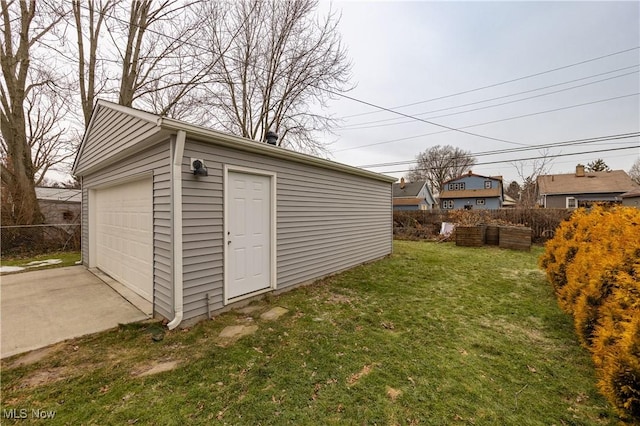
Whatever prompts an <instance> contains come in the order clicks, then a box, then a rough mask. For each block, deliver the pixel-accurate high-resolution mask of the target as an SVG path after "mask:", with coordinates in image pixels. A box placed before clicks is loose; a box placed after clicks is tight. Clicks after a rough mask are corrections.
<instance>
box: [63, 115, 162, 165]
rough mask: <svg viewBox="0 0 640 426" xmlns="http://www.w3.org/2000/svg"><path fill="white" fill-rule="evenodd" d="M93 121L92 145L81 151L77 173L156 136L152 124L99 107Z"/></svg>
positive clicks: (155, 128) (154, 126)
mask: <svg viewBox="0 0 640 426" xmlns="http://www.w3.org/2000/svg"><path fill="white" fill-rule="evenodd" d="M94 114H95V118H94V119H93V120H92V124H91V133H90V135H89V137H90V138H91V143H90V144H86V146H85V145H83V146H82V147H81V149H82V153H81V155H80V157H79V162H78V164H77V165H76V169H77V171H79V172H82V171H83V170H86V169H89V168H91V167H93V166H96V165H98V164H100V163H102V162H104V161H105V159H106V158H114V157H117V156H118V154H120V153H122V152H123V151H124V150H126V149H129V148H132V147H133V146H134V145H136V144H137V143H139V142H141V141H143V140H144V139H147V138H149V137H151V136H152V135H153V134H155V133H158V132H159V128H158V127H157V126H156V124H155V123H151V122H149V121H145V120H141V119H140V118H138V117H134V116H131V115H129V114H125V113H123V112H120V111H115V110H112V109H109V108H102V107H98V110H97V111H96V112H95V113H94Z"/></svg>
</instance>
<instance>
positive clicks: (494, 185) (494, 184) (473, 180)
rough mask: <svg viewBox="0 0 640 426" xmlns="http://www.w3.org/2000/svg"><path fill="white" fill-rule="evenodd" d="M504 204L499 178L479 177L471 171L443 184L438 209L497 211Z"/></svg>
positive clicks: (500, 179) (500, 178)
mask: <svg viewBox="0 0 640 426" xmlns="http://www.w3.org/2000/svg"><path fill="white" fill-rule="evenodd" d="M503 202H504V194H503V191H502V177H501V176H481V175H476V174H473V173H472V172H471V171H469V173H467V174H464V175H462V176H460V177H457V178H455V179H452V180H450V181H447V182H445V183H444V185H443V188H442V192H441V193H440V207H441V208H442V209H445V210H454V209H455V210H458V209H467V210H470V209H499V208H501V207H502V204H503Z"/></svg>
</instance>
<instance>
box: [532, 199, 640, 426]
mask: <svg viewBox="0 0 640 426" xmlns="http://www.w3.org/2000/svg"><path fill="white" fill-rule="evenodd" d="M540 266H541V267H542V268H544V269H545V270H546V273H547V278H548V279H549V281H550V282H551V284H552V285H553V287H554V289H555V292H556V295H557V297H558V302H559V304H560V307H561V308H562V309H563V310H564V311H565V312H568V313H570V314H572V315H573V318H574V323H575V328H576V332H577V334H578V336H579V338H580V341H581V342H582V344H583V345H585V346H586V347H587V348H588V349H589V351H590V352H591V354H592V358H593V361H594V364H595V366H596V369H597V372H598V376H599V382H598V387H599V389H600V391H601V392H602V393H603V394H604V395H605V396H606V398H607V399H608V400H609V401H610V402H611V403H612V404H613V405H614V406H615V407H616V408H617V409H618V410H619V411H620V413H621V414H622V415H624V416H628V417H631V419H633V420H634V421H640V210H639V209H636V208H634V207H614V208H605V207H595V208H593V209H591V210H589V211H587V210H584V209H580V210H577V211H576V212H575V213H574V214H573V215H572V216H571V218H570V219H569V220H568V221H565V222H563V223H562V224H561V226H560V227H559V228H558V229H557V230H556V233H555V236H554V238H553V239H551V240H549V241H548V242H547V244H546V250H545V253H544V254H543V255H542V257H541V258H540Z"/></svg>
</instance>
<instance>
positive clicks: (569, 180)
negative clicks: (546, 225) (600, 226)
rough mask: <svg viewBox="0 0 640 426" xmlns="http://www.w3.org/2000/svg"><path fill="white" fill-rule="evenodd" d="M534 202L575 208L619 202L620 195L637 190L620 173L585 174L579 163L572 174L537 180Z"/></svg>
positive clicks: (547, 205) (555, 206) (540, 177)
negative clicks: (536, 196) (536, 199)
mask: <svg viewBox="0 0 640 426" xmlns="http://www.w3.org/2000/svg"><path fill="white" fill-rule="evenodd" d="M537 184H538V203H539V204H540V205H541V206H542V207H546V208H559V209H575V208H578V207H583V206H589V205H591V204H592V203H597V202H611V203H621V202H622V200H623V198H622V194H624V193H627V192H629V191H632V190H634V189H637V188H638V186H637V185H636V184H635V183H634V182H633V181H632V180H631V178H630V177H629V175H628V174H627V173H626V172H625V171H624V170H611V171H608V172H586V171H585V169H584V166H583V165H582V164H578V165H577V166H576V172H575V173H566V174H557V175H542V176H539V177H538V180H537Z"/></svg>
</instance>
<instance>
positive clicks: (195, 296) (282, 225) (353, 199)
mask: <svg viewBox="0 0 640 426" xmlns="http://www.w3.org/2000/svg"><path fill="white" fill-rule="evenodd" d="M73 172H74V174H75V175H76V176H77V177H78V178H79V179H80V180H81V183H82V226H83V231H82V262H83V264H84V265H86V266H87V267H89V268H97V269H99V270H101V271H102V272H104V273H106V274H107V275H109V276H110V277H111V278H113V279H114V280H116V281H118V282H119V283H121V284H123V285H124V286H125V287H127V288H128V289H129V290H132V291H133V292H135V293H136V294H137V295H138V296H140V297H142V298H143V299H144V300H146V301H147V302H149V303H150V304H151V305H152V309H153V315H154V316H155V317H159V318H165V319H168V320H171V321H170V322H169V327H170V328H175V327H176V326H178V325H180V324H181V323H182V324H190V323H193V322H195V321H197V320H200V319H203V318H206V317H207V315H209V314H210V313H215V312H220V311H222V310H224V309H227V308H228V307H229V306H232V305H234V304H238V303H239V302H241V301H245V302H246V300H247V299H248V298H252V297H254V296H257V295H260V294H264V293H267V292H273V291H278V292H279V291H284V290H287V289H291V288H293V287H294V286H296V285H300V284H304V283H310V282H313V281H314V280H317V279H319V278H321V277H324V276H328V275H331V274H334V273H336V272H339V271H342V270H345V269H348V268H351V267H353V266H356V265H359V264H362V263H365V262H369V261H372V260H375V259H379V258H382V257H384V256H386V255H388V254H390V253H391V251H392V238H393V229H392V224H393V214H392V203H391V184H392V182H393V181H395V179H394V178H392V177H389V176H385V175H380V174H377V173H373V172H370V171H367V170H363V169H359V168H356V167H352V166H347V165H344V164H340V163H337V162H333V161H329V160H325V159H321V158H317V157H314V156H310V155H305V154H301V153H298V152H293V151H290V150H287V149H283V148H280V147H277V146H274V145H269V144H267V143H261V142H256V141H253V140H248V139H245V138H241V137H237V136H232V135H228V134H224V133H220V132H217V131H214V130H211V129H208V128H205V127H201V126H195V125H192V124H189V123H186V122H183V121H179V120H175V119H171V118H167V117H161V116H158V115H155V114H151V113H148V112H144V111H140V110H136V109H133V108H128V107H123V106H120V105H116V104H113V103H110V102H106V101H98V103H97V105H96V107H95V108H94V111H93V114H92V117H91V120H90V123H89V126H88V128H87V131H86V133H85V135H84V139H83V141H82V144H81V146H80V150H79V152H78V155H77V158H76V161H75V163H74V168H73Z"/></svg>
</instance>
